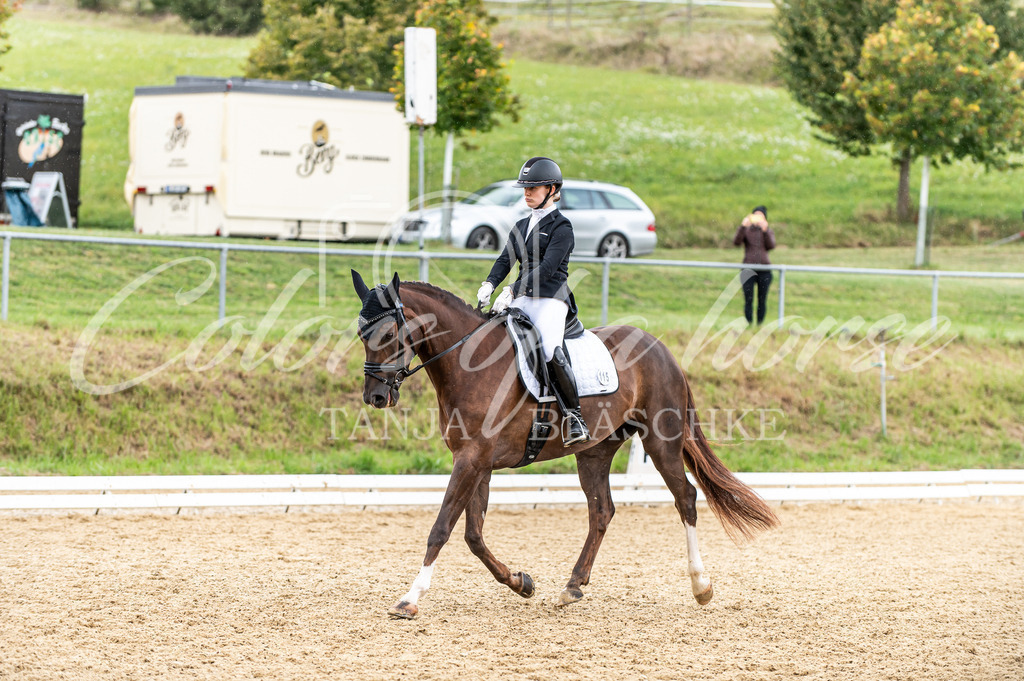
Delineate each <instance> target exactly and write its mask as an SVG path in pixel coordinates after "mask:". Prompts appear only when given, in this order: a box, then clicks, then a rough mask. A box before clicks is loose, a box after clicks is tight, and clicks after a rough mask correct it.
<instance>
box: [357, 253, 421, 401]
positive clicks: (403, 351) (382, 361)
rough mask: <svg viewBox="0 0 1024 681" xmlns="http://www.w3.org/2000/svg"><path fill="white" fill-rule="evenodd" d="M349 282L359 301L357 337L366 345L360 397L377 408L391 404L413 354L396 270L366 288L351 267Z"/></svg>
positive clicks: (396, 397) (406, 373)
mask: <svg viewBox="0 0 1024 681" xmlns="http://www.w3.org/2000/svg"><path fill="white" fill-rule="evenodd" d="M352 284H353V285H354V286H355V289H356V294H357V295H358V296H359V299H360V300H361V301H362V302H363V308H362V310H361V311H360V312H359V338H360V339H361V340H362V341H363V347H364V348H365V349H366V362H365V363H364V364H363V373H364V374H365V376H366V378H365V380H364V382H363V401H364V402H366V404H369V405H371V406H373V407H376V408H377V409H383V408H385V407H393V406H395V405H396V404H398V391H399V389H400V388H401V386H402V381H404V380H405V377H406V376H407V375H408V370H409V365H410V364H411V363H412V358H413V355H414V354H415V353H414V351H413V348H412V338H411V335H410V331H409V326H408V324H407V323H406V319H405V312H404V308H403V306H402V300H401V298H399V295H398V285H399V281H398V274H397V273H395V277H394V279H392V280H391V283H390V284H387V285H384V284H381V285H380V286H376V287H374V288H373V289H370V288H368V287H367V286H366V284H365V283H363V278H362V277H361V276H360V275H359V273H358V272H356V271H355V270H352Z"/></svg>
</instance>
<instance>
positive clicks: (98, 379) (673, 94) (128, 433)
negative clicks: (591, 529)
mask: <svg viewBox="0 0 1024 681" xmlns="http://www.w3.org/2000/svg"><path fill="white" fill-rule="evenodd" d="M76 17H77V18H76V19H75V21H70V20H67V19H61V18H60V17H59V16H57V15H55V13H50V12H40V11H23V12H21V13H19V14H18V15H16V16H15V18H14V19H12V20H11V22H10V23H9V25H8V27H9V28H10V31H11V36H12V42H13V45H14V49H13V51H12V52H10V53H9V54H7V55H5V56H4V57H3V59H2V62H0V66H2V67H3V70H2V72H0V85H2V86H3V87H13V88H24V89H33V90H57V91H66V92H84V93H87V94H88V95H89V100H88V103H87V108H86V116H87V121H88V125H87V128H86V134H85V150H84V158H83V177H82V189H83V192H82V197H83V201H84V203H83V206H82V210H81V217H82V222H83V225H84V228H83V229H81V230H79V233H80V234H98V235H107V236H126V235H128V234H129V232H128V231H127V228H128V227H129V226H130V224H131V218H130V215H129V213H128V208H127V206H126V205H125V204H124V201H123V199H122V197H121V185H122V183H123V180H124V174H125V171H126V169H127V164H128V150H127V142H126V127H127V120H128V118H127V112H128V107H129V105H130V102H131V98H132V88H133V87H135V86H137V85H154V84H166V83H171V82H172V81H173V79H174V76H175V75H179V74H200V75H222V76H223V75H233V74H237V73H240V72H241V70H242V63H243V61H244V59H245V56H246V54H247V52H248V49H249V46H250V45H251V41H250V40H245V39H218V38H204V37H196V36H192V35H184V34H181V33H177V32H175V31H173V30H167V28H168V26H167V25H164V24H160V25H156V26H153V25H146V24H141V23H139V22H126V21H122V23H119V24H111V23H109V20H108V19H106V18H104V17H100V18H88V19H87V20H82V19H81V16H80V15H76ZM44 57H45V58H44ZM510 73H511V74H512V78H513V86H514V88H515V89H516V91H517V92H519V93H520V94H521V95H522V97H523V100H524V103H525V105H526V108H525V111H524V117H523V120H522V121H521V122H520V123H519V124H518V125H515V126H513V125H505V126H502V127H500V128H499V129H497V130H496V131H494V132H492V133H489V134H487V135H479V136H474V137H472V138H471V139H469V140H468V142H470V143H471V144H472V145H473V148H472V149H469V150H460V151H459V152H458V154H457V157H456V158H457V173H458V183H459V186H460V187H461V188H462V189H466V190H470V189H475V188H476V187H478V186H480V185H482V184H484V183H486V182H489V181H492V180H495V179H499V178H506V177H512V176H514V175H515V173H516V171H517V170H518V167H519V165H520V163H521V162H522V160H523V158H525V157H527V156H530V155H534V154H537V153H545V154H549V155H552V156H554V157H556V158H557V159H558V160H559V161H560V163H561V164H562V165H563V167H564V168H565V169H566V174H567V175H572V176H576V177H585V178H600V179H604V180H611V181H615V182H621V183H624V184H628V185H630V186H632V187H634V188H635V189H636V190H637V191H638V193H639V194H640V195H641V196H643V197H644V198H645V199H646V200H647V201H648V202H649V203H650V204H651V206H652V207H653V208H654V210H655V212H656V214H657V215H658V218H659V222H658V224H659V234H660V235H661V245H662V247H661V248H659V250H658V252H657V253H656V254H655V256H654V257H656V258H666V259H675V260H681V259H685V260H697V261H723V262H737V261H739V259H740V252H739V251H738V249H733V248H720V246H725V245H727V244H728V242H729V240H730V239H731V237H732V233H733V230H734V224H735V222H736V221H737V220H738V219H739V218H740V217H741V216H742V215H743V214H744V213H746V212H747V211H749V209H750V208H751V207H752V206H753V205H756V204H758V203H766V204H767V205H768V206H769V216H770V218H771V219H772V222H773V225H774V227H775V229H776V231H777V234H778V239H779V242H780V248H779V249H778V250H777V251H775V252H774V254H773V259H774V262H776V263H779V264H788V265H829V266H863V267H883V268H893V269H903V268H907V267H909V266H910V263H911V261H912V258H913V249H912V240H913V227H903V226H900V227H897V226H895V225H893V224H891V223H889V222H886V220H885V215H886V210H887V206H888V205H889V204H891V203H892V197H893V195H894V192H895V173H894V172H893V171H892V169H891V168H890V167H889V165H888V163H887V162H886V161H885V160H884V159H881V158H876V159H857V160H851V159H845V158H841V157H839V156H838V155H836V154H835V153H834V152H832V151H830V150H829V149H828V148H827V147H825V146H824V145H822V144H821V143H819V142H818V141H816V140H815V139H814V137H813V134H812V131H811V130H810V129H809V128H808V126H807V125H806V123H804V122H803V121H802V118H801V112H800V111H799V110H798V109H797V108H796V107H795V105H794V104H793V103H792V102H791V100H790V99H789V98H788V96H787V95H786V94H785V93H784V92H783V91H781V90H778V89H772V88H765V87H750V86H737V85H730V84H724V83H712V82H704V81H696V80H687V79H682V78H671V77H666V76H655V75H651V74H645V73H637V72H623V71H603V70H597V69H592V68H583V67H568V66H553V65H551V64H541V63H536V62H528V61H519V62H517V63H515V64H513V65H512V67H511V71H510ZM413 143H414V144H415V142H413ZM441 148H442V147H441V140H440V139H438V138H435V137H434V136H433V135H430V136H428V144H427V169H428V173H427V186H428V188H429V190H430V191H434V190H436V189H437V187H438V185H439V181H440V163H441V158H442V151H441ZM414 149H415V147H414ZM413 163H414V164H415V153H414V154H413ZM413 177H415V172H414V174H413ZM1021 179H1022V175H1021V171H1015V172H1012V173H1007V174H1002V175H986V174H984V173H981V172H980V171H978V169H976V168H974V167H972V166H968V165H954V166H952V167H949V168H942V169H939V170H937V171H935V172H934V173H933V180H934V184H933V186H932V198H933V203H934V204H935V205H937V206H938V214H939V218H940V220H939V224H938V230H937V236H936V241H937V244H938V245H937V246H936V248H935V249H934V250H933V252H932V254H931V266H932V267H933V268H937V269H942V270H982V271H993V272H1015V271H1017V272H1019V271H1020V262H1021V254H1022V248H1024V243H1021V242H1017V243H1013V244H1008V245H1006V246H1001V247H991V246H984V245H976V244H975V242H976V241H980V242H985V241H986V240H988V239H990V238H994V237H995V236H1001V235H1002V234H1004V233H1009V232H1012V231H1016V230H1018V229H1019V228H1020V226H1019V214H1020V207H1021V206H1020V205H1019V202H1020V192H1019V190H1018V185H1019V184H1020V182H1021ZM43 231H46V230H43ZM205 243H219V242H216V241H213V242H210V241H207V242H205ZM242 243H262V242H255V241H248V242H242ZM274 243H278V242H274ZM857 244H861V246H859V247H845V248H842V247H839V246H856V245H857ZM281 245H286V246H289V245H290V246H307V245H309V244H295V243H287V242H285V243H283V244H281ZM217 262H218V256H217V254H216V252H211V251H190V252H187V253H186V252H182V251H181V250H178V249H170V248H159V249H158V248H147V249H143V248H135V247H114V246H109V245H99V244H84V245H83V244H59V243H49V242H39V241H22V240H15V241H13V242H12V244H11V270H10V277H11V278H10V299H9V320H8V321H7V322H6V323H4V324H2V325H0V357H3V358H4V360H3V361H2V362H0V474H37V473H68V474H87V473H91V474H116V473H233V472H252V473H273V472H291V473H298V472H384V473H397V472H438V471H444V470H447V468H448V466H449V465H450V455H449V454H448V452H447V451H446V450H445V449H444V446H443V445H442V444H441V443H440V440H439V438H437V437H428V438H420V437H416V436H415V434H414V433H416V432H425V431H430V428H431V423H430V419H431V416H430V409H431V407H433V406H434V405H435V404H436V402H435V398H434V394H433V389H432V388H431V386H430V385H429V382H428V381H426V380H425V378H424V377H423V376H422V375H421V374H420V375H417V376H415V377H413V378H412V379H410V380H409V381H408V382H407V384H406V386H405V387H404V388H403V392H402V405H401V406H402V410H399V411H396V412H391V414H390V416H389V415H388V414H384V413H381V412H372V413H371V412H363V411H362V406H363V405H362V402H361V397H360V392H361V387H362V383H363V375H362V362H363V351H362V348H361V347H360V346H359V345H358V344H357V343H355V342H354V339H353V337H352V333H351V329H350V326H351V323H352V321H353V319H354V317H355V315H356V313H357V310H358V303H357V301H356V300H355V299H354V296H353V294H352V292H351V283H350V278H349V274H348V272H349V269H350V268H352V267H355V268H357V269H360V270H361V271H362V272H363V273H364V275H365V276H366V277H367V279H368V280H374V281H381V280H383V279H385V278H390V275H391V273H392V272H393V271H394V270H397V271H399V272H400V274H401V276H402V277H403V278H405V279H415V278H418V266H417V263H416V261H415V260H400V259H394V260H393V261H391V262H381V260H380V259H376V260H375V259H374V258H372V257H370V256H331V257H329V258H327V260H326V262H327V265H326V268H325V269H324V271H323V272H322V275H323V277H324V278H323V279H321V278H320V277H321V270H320V265H319V260H318V258H317V257H316V256H311V255H303V254H298V253H294V254H286V255H280V254H265V253H233V254H231V256H230V258H229V271H228V278H227V314H228V315H230V316H231V317H230V319H229V321H230V324H231V325H232V326H230V327H229V329H228V330H225V329H221V330H219V331H218V327H217V325H216V321H217V280H216V276H215V275H216V267H217ZM488 267H489V264H488V263H486V262H480V261H477V262H465V261H463V262H459V261H443V262H442V261H438V262H435V263H434V264H433V265H432V267H431V270H430V279H431V281H432V282H434V283H436V284H438V285H440V286H443V287H444V288H448V289H450V290H453V291H455V292H456V293H458V294H459V295H461V296H462V297H463V298H464V299H470V298H471V297H472V295H473V293H474V292H475V290H476V288H477V286H478V285H479V282H480V281H481V279H482V278H483V276H484V274H485V272H486V271H487V269H488ZM573 272H574V276H575V277H576V278H577V279H578V280H577V281H576V284H575V290H576V293H577V296H578V300H579V302H580V306H581V311H582V316H583V319H584V321H585V322H586V323H587V324H588V325H590V326H593V325H596V324H597V323H598V322H599V320H600V290H601V266H600V265H584V264H579V263H577V264H575V265H574V266H573ZM150 275H153V276H152V277H151V278H148V279H147V277H150ZM733 276H734V273H733V272H725V271H715V270H708V269H678V268H668V267H637V266H634V265H621V264H620V265H616V266H615V267H613V269H612V276H611V280H610V289H611V299H610V301H609V319H610V320H611V321H613V322H614V321H616V320H623V319H629V320H630V321H631V322H633V323H636V324H640V325H645V326H646V327H647V328H649V329H650V330H651V331H652V332H653V333H655V334H656V335H658V336H659V337H661V338H662V340H663V341H664V342H665V343H666V344H667V345H668V347H669V348H670V349H671V351H672V352H673V354H674V355H675V356H676V357H677V358H679V359H680V360H681V361H683V363H684V364H685V365H686V368H687V370H688V374H689V376H690V380H691V383H692V385H693V391H694V395H695V397H696V399H697V405H698V407H699V408H700V409H701V413H702V418H703V419H704V420H705V422H707V420H708V419H712V418H715V419H717V421H716V426H715V428H714V430H715V432H714V433H713V434H712V437H713V438H714V439H715V440H716V441H717V451H718V452H719V454H720V455H721V456H722V458H723V459H724V460H725V461H726V462H727V463H728V464H729V465H730V466H731V467H733V468H735V469H739V470H893V469H929V468H931V469H947V468H960V467H1022V466H1024V445H1022V442H1024V430H1022V427H1021V420H1020V413H1021V410H1022V407H1024V403H1022V402H1024V391H1021V390H1020V385H1022V384H1024V339H1022V337H1024V331H1022V330H1024V286H1022V285H1021V284H1020V283H1019V282H1007V281H971V280H948V281H947V280H943V281H942V283H941V285H940V289H939V301H940V304H939V314H940V315H941V316H943V317H945V318H948V320H949V326H948V328H947V327H946V326H945V325H944V324H943V326H941V327H940V333H939V334H938V337H937V338H935V339H932V342H931V344H930V345H929V344H928V343H927V341H928V340H929V338H928V336H929V335H930V334H929V332H928V328H929V327H928V322H927V320H928V318H929V316H930V306H931V281H930V279H928V278H924V279H910V278H905V277H892V278H883V277H872V278H865V277H857V276H852V275H841V276H837V275H822V274H805V273H796V272H791V273H789V274H788V275H787V277H786V289H785V291H786V293H785V301H786V314H787V316H788V317H789V318H788V319H787V321H786V324H785V328H784V329H783V330H782V331H777V330H774V324H769V325H767V326H766V328H765V330H764V333H757V332H756V330H743V331H740V332H737V333H730V332H728V331H727V330H726V327H729V326H731V325H732V324H733V323H734V322H735V321H736V319H737V318H738V317H740V316H741V314H742V310H741V301H740V299H739V297H738V296H734V297H732V298H731V299H729V300H726V301H723V305H722V307H721V309H720V310H718V311H716V308H715V303H716V301H717V300H718V299H719V298H720V297H721V296H722V294H723V291H726V290H727V287H728V285H729V283H730V280H731V279H732V278H733ZM133 282H135V283H136V284H138V290H137V291H135V292H134V293H132V294H131V295H128V296H126V297H125V299H124V300H123V301H122V302H121V303H120V304H119V305H117V306H114V304H113V302H112V301H114V300H116V297H117V295H118V293H119V292H121V291H123V290H125V287H127V286H129V285H131V284H132V283H133ZM321 283H323V285H324V291H325V293H326V298H325V300H324V301H323V303H324V304H321V303H322V301H321V299H320V295H319V293H320V284H321ZM291 287H294V290H292V288H291ZM778 293H779V287H778V281H776V284H775V285H774V287H773V292H772V295H771V296H770V299H769V302H770V304H771V306H772V307H771V310H770V312H769V320H770V321H773V320H774V315H775V311H776V307H775V306H776V303H777V301H778ZM275 301H277V302H276V303H275ZM101 313H102V317H103V318H102V319H101V318H100V317H101ZM310 320H316V324H307V322H310ZM101 322H102V323H101ZM261 323H263V324H264V325H265V328H261V326H260V325H261ZM324 324H329V326H324ZM921 325H924V326H921ZM882 326H884V327H886V329H887V334H888V335H887V339H888V340H889V341H890V343H889V345H888V346H887V353H888V361H889V362H890V372H891V373H893V375H895V376H896V377H897V380H896V381H895V382H894V383H892V384H890V385H889V388H888V390H889V405H888V408H889V421H888V424H889V437H888V438H882V437H881V436H880V433H879V419H878V409H879V404H878V400H879V394H878V369H877V368H873V367H871V366H870V365H871V363H872V362H874V361H875V360H876V359H877V355H878V352H879V346H878V339H877V338H876V332H878V331H879V330H880V328H881V327H882ZM915 327H920V330H921V331H923V332H924V333H923V335H919V336H918V337H916V338H915V337H914V336H913V334H912V330H913V329H914V328H915ZM87 329H91V331H90V332H89V334H87V335H83V332H84V331H85V330H87ZM204 330H206V331H207V332H209V333H208V336H204V334H203V332H204ZM230 330H234V332H235V334H236V340H237V341H238V345H237V347H236V348H234V349H231V348H230V347H229V346H227V344H228V338H229V335H230V334H229V331H230ZM769 331H770V332H769ZM326 333H329V334H330V341H331V342H330V344H329V345H327V346H322V345H320V344H318V342H319V341H322V339H323V337H324V335H325V334H326ZM224 347H228V349H227V350H226V351H225V352H224V353H223V354H218V351H219V350H220V349H221V348H224ZM76 348H78V349H79V353H78V354H76V353H75V350H76ZM902 352H906V356H905V357H902V358H900V353H902ZM304 358H305V359H304ZM144 376H146V377H147V378H145V380H139V381H138V382H137V385H135V386H134V387H131V388H128V389H125V390H118V391H114V392H112V393H111V394H103V393H104V391H103V390H102V387H103V386H111V385H115V384H117V383H119V382H125V381H133V379H140V378H141V377H144ZM76 382H77V383H76ZM133 382H134V381H133ZM89 384H91V385H92V388H90V387H89ZM325 409H327V410H331V409H335V410H342V411H337V412H336V413H337V421H336V423H335V424H334V430H333V431H332V430H331V428H330V423H329V419H328V418H327V417H325V413H328V414H329V413H330V412H325V411H324V410H325ZM730 410H732V411H731V412H730ZM744 410H753V411H754V412H755V413H757V412H758V410H772V411H771V413H773V414H776V415H777V416H778V419H777V423H775V424H774V425H773V427H772V430H771V432H770V433H766V435H767V436H768V437H764V438H755V439H748V438H744V437H738V438H737V437H733V435H734V434H733V433H730V432H729V430H728V428H727V427H726V426H725V425H723V424H724V423H726V421H727V420H728V418H729V414H730V413H732V414H738V413H742V412H743V411H744ZM722 419H726V421H723V420H722ZM748 425H749V424H748ZM385 429H387V432H388V434H389V437H387V438H384V437H382V436H383V434H384V432H385ZM748 430H750V428H748ZM754 430H756V429H754ZM780 434H781V437H780V438H775V437H774V436H776V435H780ZM572 466H573V463H572V461H559V462H554V463H549V464H544V465H542V466H539V467H536V470H541V471H564V470H572ZM623 466H624V461H619V462H618V463H617V470H621V469H622V467H623ZM531 469H533V467H531Z"/></svg>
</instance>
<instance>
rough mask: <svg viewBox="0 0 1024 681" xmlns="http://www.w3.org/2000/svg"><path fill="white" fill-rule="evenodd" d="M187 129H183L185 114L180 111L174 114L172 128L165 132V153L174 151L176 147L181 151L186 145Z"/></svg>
mask: <svg viewBox="0 0 1024 681" xmlns="http://www.w3.org/2000/svg"><path fill="white" fill-rule="evenodd" d="M188 133H189V130H188V128H186V127H185V114H183V113H181V112H180V111H179V112H178V113H176V114H174V127H173V128H171V129H170V130H168V131H167V144H165V145H164V150H165V151H174V150H175V149H177V148H178V147H181V148H182V149H184V148H185V145H186V144H188Z"/></svg>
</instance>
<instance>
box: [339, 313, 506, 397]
mask: <svg viewBox="0 0 1024 681" xmlns="http://www.w3.org/2000/svg"><path fill="white" fill-rule="evenodd" d="M396 298H397V296H396ZM386 317H393V318H394V320H395V324H397V325H398V326H399V330H398V342H399V344H400V346H401V351H400V353H399V356H400V357H401V362H402V363H401V364H398V363H390V364H388V363H381V362H363V375H365V376H370V377H372V378H376V379H377V380H378V381H380V382H381V383H383V384H384V385H386V386H387V387H388V389H389V390H392V389H393V390H398V389H399V388H400V387H401V386H402V382H403V381H405V379H407V378H409V377H410V376H412V375H413V374H415V373H416V372H417V371H419V370H420V369H424V368H426V367H427V366H429V365H431V364H433V363H434V362H436V361H437V360H439V359H441V358H442V357H444V356H445V355H447V354H448V353H449V352H451V351H452V350H455V349H456V348H458V347H459V346H461V345H463V344H464V343H465V342H466V341H468V340H469V339H470V338H472V337H473V335H474V334H476V333H477V332H478V331H480V330H481V329H483V328H484V327H486V326H488V324H487V323H484V324H481V325H480V326H478V327H476V328H475V329H473V330H472V331H470V332H469V333H467V334H466V335H465V336H463V337H462V338H460V339H459V340H458V341H456V342H455V343H454V344H453V345H451V346H450V347H448V348H447V349H445V350H443V351H441V352H439V353H438V354H436V355H434V356H433V357H431V358H430V359H428V360H427V361H425V362H422V361H421V362H420V364H419V366H416V367H413V366H411V364H412V362H411V361H410V362H406V361H405V358H406V355H407V351H406V348H407V347H408V348H409V349H411V350H412V356H413V357H415V356H416V353H417V351H416V348H414V347H413V346H412V342H411V341H407V339H408V338H409V336H410V335H411V334H410V332H409V324H408V322H407V321H406V319H405V305H403V304H402V301H401V300H396V301H395V307H393V308H390V309H387V310H384V311H383V312H381V313H380V314H378V315H377V316H376V317H373V318H372V319H368V320H367V321H366V323H365V324H363V325H362V328H361V329H360V330H359V336H360V337H361V338H362V339H363V340H366V339H367V338H368V337H369V334H370V331H372V327H373V326H374V325H375V324H376V323H377V322H379V321H380V320H382V319H384V318H386ZM387 371H393V372H395V375H394V377H393V378H391V379H388V378H387V377H386V376H382V375H381V372H387Z"/></svg>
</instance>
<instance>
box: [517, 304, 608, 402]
mask: <svg viewBox="0 0 1024 681" xmlns="http://www.w3.org/2000/svg"><path fill="white" fill-rule="evenodd" d="M570 317H571V320H570V319H567V320H566V334H565V337H564V339H563V341H562V347H563V349H564V350H565V356H566V357H567V358H568V360H569V364H570V365H571V366H572V370H573V374H574V375H575V376H576V388H577V390H578V391H579V396H580V397H590V396H592V395H607V394H610V393H613V392H615V391H616V390H618V389H619V375H618V373H617V372H616V370H615V360H613V359H612V355H611V352H609V351H608V348H607V347H605V344H604V343H603V342H601V339H600V338H598V337H597V336H595V335H594V334H593V333H591V332H590V331H587V330H586V329H584V328H583V324H582V323H581V322H580V320H579V319H578V318H577V317H576V316H575V315H570ZM570 325H571V327H572V334H573V335H570V334H569V329H570ZM505 328H506V329H507V330H508V334H509V337H510V338H511V340H512V346H513V347H514V348H515V352H516V363H517V366H518V369H519V380H520V381H521V382H522V384H523V387H525V388H526V390H527V392H529V393H530V395H532V396H533V398H534V399H535V400H537V401H538V402H542V403H543V402H553V401H554V399H555V396H554V391H553V389H552V388H551V385H550V381H549V377H548V372H547V364H546V363H545V362H544V351H543V349H542V347H541V340H540V332H539V331H537V327H536V326H534V324H533V322H531V321H530V318H529V317H527V316H526V315H525V314H523V313H522V312H521V311H520V310H517V309H515V308H510V309H509V311H508V315H507V316H506V318H505Z"/></svg>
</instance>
